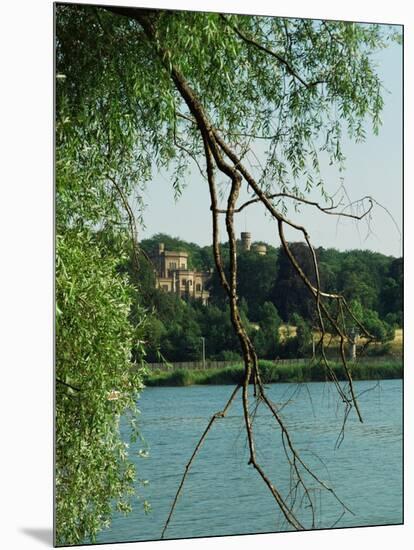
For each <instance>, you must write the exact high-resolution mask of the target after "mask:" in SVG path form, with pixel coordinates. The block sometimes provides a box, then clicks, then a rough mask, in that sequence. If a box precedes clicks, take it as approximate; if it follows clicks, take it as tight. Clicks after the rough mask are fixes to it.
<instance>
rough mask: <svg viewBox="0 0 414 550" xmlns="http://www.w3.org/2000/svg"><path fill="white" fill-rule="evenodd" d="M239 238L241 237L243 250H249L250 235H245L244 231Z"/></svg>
mask: <svg viewBox="0 0 414 550" xmlns="http://www.w3.org/2000/svg"><path fill="white" fill-rule="evenodd" d="M240 236H241V241H242V248H243V250H245V251H248V250H250V246H251V244H252V236H251V235H250V233H247V232H246V231H242V233H241V235H240Z"/></svg>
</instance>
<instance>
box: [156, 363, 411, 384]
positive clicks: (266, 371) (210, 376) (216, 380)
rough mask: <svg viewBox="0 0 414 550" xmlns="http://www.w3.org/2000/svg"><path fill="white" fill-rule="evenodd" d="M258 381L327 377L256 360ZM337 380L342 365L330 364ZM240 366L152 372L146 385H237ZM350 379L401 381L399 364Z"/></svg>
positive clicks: (356, 369) (315, 370)
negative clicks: (396, 379) (258, 374)
mask: <svg viewBox="0 0 414 550" xmlns="http://www.w3.org/2000/svg"><path fill="white" fill-rule="evenodd" d="M259 367H260V371H261V374H262V380H263V382H265V383H267V384H268V383H271V382H323V381H325V380H327V379H329V378H328V376H327V372H326V369H325V368H324V367H323V366H322V365H313V366H311V365H309V364H306V363H303V364H295V365H282V364H280V365H275V364H274V363H272V362H271V361H264V360H261V361H259ZM331 368H332V370H333V371H334V372H335V374H336V376H337V378H338V380H345V373H344V369H343V367H342V365H338V364H335V365H334V364H332V365H331ZM243 372H244V368H243V365H241V364H237V365H234V366H230V367H225V368H221V369H208V370H189V369H177V370H173V371H161V370H154V371H152V372H151V373H150V374H149V375H148V376H147V378H146V380H145V384H146V385H147V386H191V385H194V384H211V385H214V384H237V383H238V382H241V381H242V380H243ZM351 372H352V377H353V379H354V380H385V379H395V378H402V375H403V366H402V363H393V362H391V361H390V362H389V363H382V362H379V363H377V364H375V363H359V364H357V365H352V366H351Z"/></svg>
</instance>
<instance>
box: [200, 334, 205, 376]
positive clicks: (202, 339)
mask: <svg viewBox="0 0 414 550" xmlns="http://www.w3.org/2000/svg"><path fill="white" fill-rule="evenodd" d="M200 338H201V341H202V343H203V369H205V368H206V339H205V338H204V336H200Z"/></svg>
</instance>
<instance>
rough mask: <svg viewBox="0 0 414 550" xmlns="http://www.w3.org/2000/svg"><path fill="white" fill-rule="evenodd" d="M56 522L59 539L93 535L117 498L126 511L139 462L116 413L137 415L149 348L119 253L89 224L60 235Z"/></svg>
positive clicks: (77, 539) (60, 541) (67, 541)
mask: <svg viewBox="0 0 414 550" xmlns="http://www.w3.org/2000/svg"><path fill="white" fill-rule="evenodd" d="M56 252H57V265H56V311H57V314H56V321H57V322H56V377H57V385H56V525H57V543H58V544H63V543H64V544H78V543H80V542H82V541H83V540H85V539H86V538H91V539H92V540H94V537H95V535H96V534H97V533H98V532H99V530H100V529H101V528H102V527H103V526H104V525H107V524H108V523H109V522H110V518H111V512H112V507H113V502H115V503H116V506H117V508H118V509H119V510H121V511H124V512H127V511H128V510H129V509H130V507H131V503H132V501H133V495H134V483H133V482H134V479H135V469H134V465H133V463H132V462H130V461H129V460H128V451H127V445H126V442H124V441H123V440H122V439H121V438H120V435H119V416H120V414H122V413H124V412H125V411H128V414H129V416H130V419H131V422H132V424H131V426H134V424H135V422H136V412H137V409H136V399H137V397H138V392H139V391H140V390H141V389H142V383H141V374H140V370H139V369H138V368H137V366H138V364H139V363H138V364H137V365H135V366H134V365H133V364H132V362H131V352H132V350H134V353H135V356H136V359H137V361H139V359H140V358H141V361H142V357H143V354H144V350H143V349H142V345H141V343H140V342H141V340H142V328H134V327H133V325H131V323H130V322H129V311H130V306H131V299H132V294H131V288H130V286H129V284H128V280H127V279H126V277H121V276H120V275H119V274H118V273H117V265H118V261H119V258H118V257H116V256H115V257H114V256H113V255H110V254H108V252H107V251H105V252H104V253H103V252H102V249H101V247H100V246H99V244H98V242H97V239H96V235H94V233H93V232H92V231H91V230H88V229H85V228H84V229H79V228H76V229H75V228H73V229H70V230H67V231H65V232H64V234H58V236H57V251H56Z"/></svg>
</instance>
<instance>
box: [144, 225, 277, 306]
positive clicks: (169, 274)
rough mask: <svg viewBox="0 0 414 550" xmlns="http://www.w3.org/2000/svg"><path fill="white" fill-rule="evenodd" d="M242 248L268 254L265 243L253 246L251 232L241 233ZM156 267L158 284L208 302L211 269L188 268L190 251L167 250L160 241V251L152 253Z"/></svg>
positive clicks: (169, 290)
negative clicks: (207, 287)
mask: <svg viewBox="0 0 414 550" xmlns="http://www.w3.org/2000/svg"><path fill="white" fill-rule="evenodd" d="M241 243H242V249H243V250H244V251H245V252H247V251H249V250H251V249H253V251H255V252H256V253H257V254H260V255H261V256H265V255H266V254H267V248H266V245H264V244H258V243H256V244H254V245H253V247H252V239H251V234H250V233H247V232H246V231H245V232H242V233H241ZM151 260H152V263H153V265H154V267H155V275H156V286H157V288H160V289H161V290H164V291H165V292H174V293H175V294H178V296H180V298H186V297H188V298H196V299H197V300H201V301H202V302H203V304H206V303H207V302H208V299H209V297H210V294H209V292H208V290H206V285H207V283H208V281H209V280H210V278H211V270H210V271H195V270H193V269H188V253H187V252H183V251H173V250H165V246H164V243H159V245H158V253H156V254H155V255H152V257H151Z"/></svg>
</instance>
